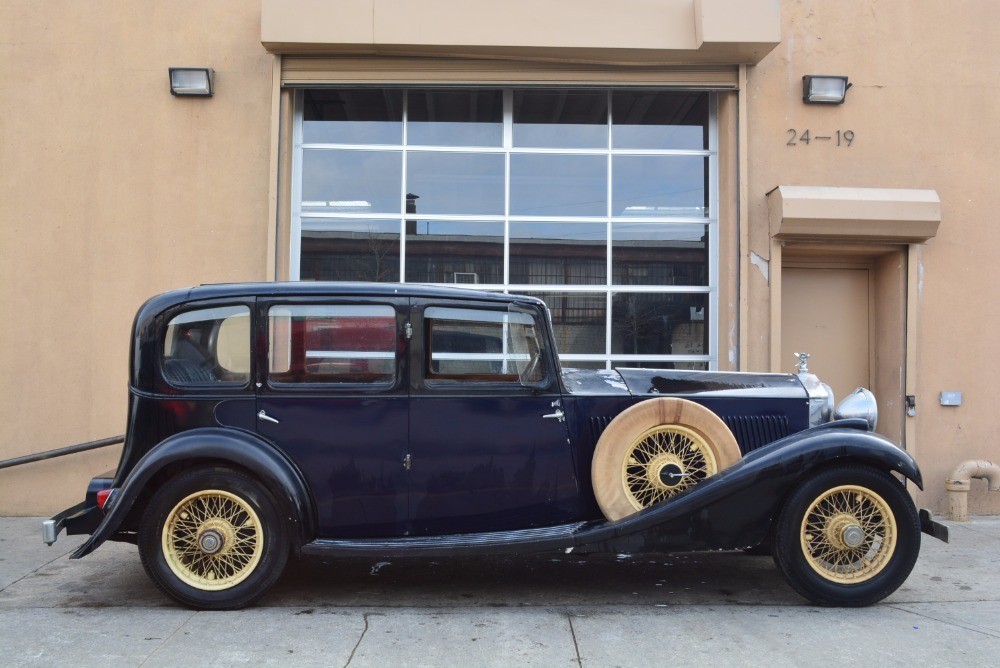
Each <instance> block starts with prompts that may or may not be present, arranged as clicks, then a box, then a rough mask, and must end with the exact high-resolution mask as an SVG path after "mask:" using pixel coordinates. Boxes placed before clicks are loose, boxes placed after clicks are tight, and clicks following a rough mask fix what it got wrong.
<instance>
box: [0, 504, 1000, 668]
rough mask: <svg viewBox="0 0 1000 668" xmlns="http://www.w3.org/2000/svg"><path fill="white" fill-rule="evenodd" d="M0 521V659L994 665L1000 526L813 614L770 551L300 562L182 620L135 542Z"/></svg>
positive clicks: (999, 624)
mask: <svg viewBox="0 0 1000 668" xmlns="http://www.w3.org/2000/svg"><path fill="white" fill-rule="evenodd" d="M40 521H41V520H40V519H39V518H0V665H3V666H35V665H46V666H51V665H70V664H72V665H74V666H106V665H109V664H113V665H125V666H139V665H142V666H176V665H178V664H182V663H186V664H189V665H193V666H202V665H213V666H215V665H226V666H229V665H254V666H257V665H316V666H352V667H354V666H463V667H464V666H509V665H532V666H567V667H573V666H650V665H681V666H686V665H699V664H704V663H706V662H712V663H713V664H715V665H724V666H728V665H733V666H742V665H761V666H763V665H766V666H803V665H829V664H832V663H835V662H836V663H845V662H851V663H861V664H865V665H874V666H883V665H885V666H892V665H900V666H903V665H907V666H912V665H940V666H965V665H968V666H982V665H996V664H998V663H1000V659H998V658H997V657H998V656H1000V518H997V517H989V518H986V517H976V518H973V521H971V522H969V523H967V524H955V523H947V524H948V525H949V526H950V527H951V532H952V542H951V544H949V545H945V544H944V543H941V542H939V541H936V540H934V539H931V538H930V537H927V536H925V537H924V542H923V549H922V550H921V556H920V559H919V560H918V562H917V566H916V568H915V570H914V572H913V574H912V575H911V576H910V578H909V580H907V582H906V583H905V584H904V585H903V587H902V588H901V589H900V590H899V591H897V592H896V593H895V594H893V595H892V596H891V597H889V598H888V599H887V600H886V601H884V602H882V603H881V604H879V605H876V606H873V607H870V608H865V609H861V610H849V609H824V608H815V607H812V606H810V605H808V604H807V603H806V602H805V601H804V600H803V599H801V598H799V597H798V595H796V594H795V593H794V592H793V591H792V590H791V589H790V588H789V587H788V586H787V585H786V584H785V582H784V580H783V579H782V578H781V576H780V575H778V573H777V571H776V570H775V568H774V565H773V564H772V562H771V559H770V558H769V557H752V556H746V555H743V554H740V553H692V554H683V555H670V556H657V557H649V556H639V555H636V556H632V555H601V556H595V557H589V558H581V557H576V556H573V555H556V556H548V555H547V556H544V557H539V556H536V557H531V558H520V559H513V558H503V559H499V558H495V559H453V560H434V561H421V560H396V559H393V560H387V561H386V562H379V561H375V560H361V559H351V560H342V561H334V562H322V561H298V562H293V563H292V564H291V565H290V568H289V571H288V573H287V574H286V576H285V577H284V578H283V580H282V581H281V582H280V583H279V584H278V586H277V587H276V588H275V590H274V591H272V592H271V593H270V594H269V595H268V596H267V597H266V598H264V599H263V600H262V601H261V602H260V603H259V604H258V605H257V606H256V607H254V608H251V609H248V610H241V611H236V612H193V611H191V610H187V609H183V608H179V607H176V606H174V605H173V604H172V603H171V602H170V601H168V600H167V599H166V598H164V597H163V596H162V595H161V594H160V593H159V592H158V591H157V590H156V588H155V587H154V586H153V585H152V583H151V582H150V581H149V580H148V578H147V577H146V575H145V573H144V572H143V570H142V567H141V565H140V564H139V558H138V554H137V553H136V550H135V547H134V546H131V545H123V544H106V545H105V546H103V547H101V548H100V549H99V550H98V551H97V552H96V553H94V554H93V555H91V556H89V557H87V558H85V559H82V560H77V561H70V560H69V559H68V558H67V555H68V553H69V552H70V551H71V549H72V548H73V547H75V546H76V545H78V544H79V543H80V542H81V540H82V539H81V538H79V537H71V538H67V537H65V536H63V537H61V538H60V540H59V542H57V543H56V544H55V546H53V547H51V548H49V547H46V546H45V545H44V544H42V543H41V540H40V530H39V525H40Z"/></svg>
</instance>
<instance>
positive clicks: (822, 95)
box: [802, 74, 851, 104]
mask: <svg viewBox="0 0 1000 668" xmlns="http://www.w3.org/2000/svg"><path fill="white" fill-rule="evenodd" d="M850 87H851V84H849V83H847V77H842V76H826V75H819V74H807V75H805V76H804V77H802V101H803V102H805V103H806V104H843V103H844V98H845V97H846V96H847V89H848V88H850Z"/></svg>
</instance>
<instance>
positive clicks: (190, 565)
mask: <svg viewBox="0 0 1000 668" xmlns="http://www.w3.org/2000/svg"><path fill="white" fill-rule="evenodd" d="M139 554H140V556H141V558H142V564H143V566H144V567H145V569H146V572H147V573H148V574H149V576H150V578H152V580H153V582H155V583H156V585H157V586H158V587H159V588H160V589H161V590H163V591H164V592H165V593H166V594H167V595H169V596H171V597H172V598H174V599H175V600H177V601H179V602H180V603H183V604H184V605H188V606H191V607H194V608H200V609H206V610H224V609H231V608H239V607H243V606H245V605H249V604H250V603H252V602H253V601H255V600H257V599H258V598H260V597H261V596H263V595H264V594H265V593H266V592H267V590H268V589H270V588H271V586H272V585H273V584H274V583H275V582H276V581H277V579H278V578H279V577H280V575H281V572H282V570H283V569H284V567H285V563H286V562H287V559H288V538H287V530H286V528H285V524H284V522H283V521H282V519H281V515H280V513H278V510H277V504H276V503H275V501H274V499H273V497H272V496H271V494H270V493H269V492H268V491H267V489H265V488H264V487H263V486H262V485H260V484H259V483H258V482H257V481H256V480H254V479H253V478H250V477H249V476H247V475H245V474H243V473H240V472H238V471H233V470H229V469H222V468H205V469H196V470H194V471H191V472H188V473H184V474H181V475H180V476H178V477H176V478H173V479H172V480H170V481H168V482H167V483H166V484H165V485H163V487H161V488H160V489H159V490H158V491H157V492H156V494H154V495H153V498H152V499H151V500H150V503H149V505H148V506H147V508H146V512H145V515H144V516H143V519H142V522H141V524H140V527H139Z"/></svg>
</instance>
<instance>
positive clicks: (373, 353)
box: [268, 304, 396, 385]
mask: <svg viewBox="0 0 1000 668" xmlns="http://www.w3.org/2000/svg"><path fill="white" fill-rule="evenodd" d="M268 336H269V340H270V346H269V349H268V369H269V380H270V382H271V383H272V384H279V385H281V384H289V383H379V384H387V383H391V382H392V381H393V379H394V378H395V376H396V311H395V309H394V308H393V307H392V306H388V305H385V306H383V305H373V306H354V305H337V306H332V305H312V304H310V305H301V306H293V305H289V306H273V307H271V308H270V309H269V310H268Z"/></svg>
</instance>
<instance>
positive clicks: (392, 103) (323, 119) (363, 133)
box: [302, 89, 403, 144]
mask: <svg viewBox="0 0 1000 668" xmlns="http://www.w3.org/2000/svg"><path fill="white" fill-rule="evenodd" d="M302 140H303V141H304V142H306V143H310V144H402V143H403V91H401V90H377V89H353V90H352V89H346V90H327V89H323V90H307V91H304V92H303V96H302Z"/></svg>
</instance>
